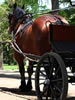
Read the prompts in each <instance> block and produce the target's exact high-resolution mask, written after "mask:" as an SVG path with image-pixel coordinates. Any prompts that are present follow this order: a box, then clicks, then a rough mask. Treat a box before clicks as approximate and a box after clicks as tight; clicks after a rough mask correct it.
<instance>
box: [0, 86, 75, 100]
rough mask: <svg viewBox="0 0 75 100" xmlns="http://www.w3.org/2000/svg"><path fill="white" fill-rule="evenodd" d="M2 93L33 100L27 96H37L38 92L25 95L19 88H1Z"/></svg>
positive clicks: (70, 98) (71, 99) (70, 99)
mask: <svg viewBox="0 0 75 100" xmlns="http://www.w3.org/2000/svg"><path fill="white" fill-rule="evenodd" d="M0 91H1V92H4V93H6V94H9V95H12V94H11V93H13V94H15V95H17V97H20V95H21V98H24V99H26V100H32V99H28V98H25V95H26V96H36V92H35V91H30V92H26V93H25V92H21V91H20V90H19V89H17V88H6V87H0ZM23 96H24V97H23ZM34 100H37V99H34ZM66 100H75V97H68V98H66Z"/></svg>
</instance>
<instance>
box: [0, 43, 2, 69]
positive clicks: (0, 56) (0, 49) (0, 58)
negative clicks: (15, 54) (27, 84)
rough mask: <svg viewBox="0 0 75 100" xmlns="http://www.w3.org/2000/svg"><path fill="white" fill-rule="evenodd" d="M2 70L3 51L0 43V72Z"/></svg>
mask: <svg viewBox="0 0 75 100" xmlns="http://www.w3.org/2000/svg"><path fill="white" fill-rule="evenodd" d="M1 69H3V50H2V46H1V43H0V70H1Z"/></svg>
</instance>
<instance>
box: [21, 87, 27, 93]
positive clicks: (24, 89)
mask: <svg viewBox="0 0 75 100" xmlns="http://www.w3.org/2000/svg"><path fill="white" fill-rule="evenodd" d="M19 89H20V91H21V92H26V90H27V88H26V86H19Z"/></svg>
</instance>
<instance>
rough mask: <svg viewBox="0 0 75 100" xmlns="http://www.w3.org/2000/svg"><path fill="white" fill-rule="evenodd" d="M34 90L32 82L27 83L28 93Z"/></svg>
mask: <svg viewBox="0 0 75 100" xmlns="http://www.w3.org/2000/svg"><path fill="white" fill-rule="evenodd" d="M31 90H32V83H31V81H28V83H27V91H28V92H30V91H31Z"/></svg>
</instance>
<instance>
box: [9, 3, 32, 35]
mask: <svg viewBox="0 0 75 100" xmlns="http://www.w3.org/2000/svg"><path fill="white" fill-rule="evenodd" d="M28 17H31V15H29V14H28V13H26V11H25V10H24V5H23V7H22V8H18V7H17V4H16V3H15V4H14V7H13V11H12V13H9V15H8V20H9V27H8V33H11V32H14V33H15V32H16V28H17V27H18V26H19V24H21V23H22V22H23V21H24V20H27V18H28Z"/></svg>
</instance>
